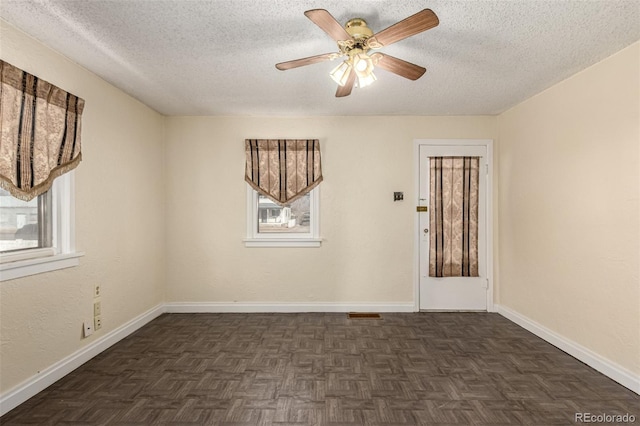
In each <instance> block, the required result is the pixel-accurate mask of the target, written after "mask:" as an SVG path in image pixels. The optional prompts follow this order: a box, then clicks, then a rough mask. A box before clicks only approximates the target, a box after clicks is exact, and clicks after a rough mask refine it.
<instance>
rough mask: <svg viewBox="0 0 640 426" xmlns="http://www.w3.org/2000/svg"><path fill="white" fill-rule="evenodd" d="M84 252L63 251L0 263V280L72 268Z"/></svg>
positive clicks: (78, 262)
mask: <svg viewBox="0 0 640 426" xmlns="http://www.w3.org/2000/svg"><path fill="white" fill-rule="evenodd" d="M82 256H84V253H81V252H76V253H63V254H56V255H53V256H47V257H38V258H33V259H26V260H17V261H15V262H7V263H2V264H0V282H1V281H8V280H14V279H16V278H22V277H28V276H29V275H36V274H42V273H44V272H50V271H56V270H58V269H64V268H72V267H74V266H78V265H79V264H80V260H79V258H80V257H82Z"/></svg>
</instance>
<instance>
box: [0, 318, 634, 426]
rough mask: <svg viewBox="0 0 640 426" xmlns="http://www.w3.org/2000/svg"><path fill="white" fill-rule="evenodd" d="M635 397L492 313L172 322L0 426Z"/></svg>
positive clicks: (350, 419)
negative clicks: (369, 317) (373, 318)
mask: <svg viewBox="0 0 640 426" xmlns="http://www.w3.org/2000/svg"><path fill="white" fill-rule="evenodd" d="M576 412H580V413H582V412H587V413H593V414H610V415H614V414H625V413H630V414H633V415H635V418H636V423H637V424H640V397H639V396H638V395H636V394H635V393H633V392H631V391H629V390H627V389H626V388H624V387H622V386H620V385H618V384H617V383H615V382H614V381H612V380H610V379H609V378H607V377H605V376H603V375H602V374H600V373H598V372H596V371H595V370H593V369H591V368H590V367H588V366H586V365H585V364H583V363H581V362H579V361H577V360H576V359H574V358H572V357H571V356H569V355H567V354H565V353H564V352H562V351H560V350H558V349H557V348H555V347H553V346H552V345H550V344H548V343H546V342H544V341H543V340H541V339H539V338H537V337H536V336H534V335H532V334H530V333H529V332H527V331H526V330H524V329H522V328H520V327H519V326H517V325H515V324H513V323H511V322H510V321H508V320H506V319H504V318H502V317H501V316H499V315H497V314H489V313H416V314H383V315H382V319H377V320H371V319H347V317H346V315H345V314H165V315H163V316H161V317H159V318H157V319H156V320H154V321H152V322H151V323H149V324H148V325H146V326H145V327H143V328H141V329H140V330H138V331H137V332H136V333H134V334H132V335H131V336H129V337H128V338H126V339H124V340H122V341H121V342H119V343H117V344H116V345H114V346H113V347H111V348H110V349H108V350H107V351H105V352H103V353H102V354H100V355H98V356H97V357H95V358H94V359H92V360H91V361H89V362H87V363H86V364H84V365H83V366H81V367H80V368H78V369H77V370H75V371H74V372H72V373H71V374H69V375H67V376H66V377H64V378H63V379H61V380H59V381H58V382H56V383H54V384H53V385H51V386H50V387H49V388H47V389H46V390H44V391H43V392H41V393H39V394H38V395H36V396H34V397H33V398H31V399H30V400H29V401H27V402H25V403H24V404H22V405H21V406H19V407H17V408H15V409H14V410H12V411H11V412H9V413H7V414H6V415H5V416H3V417H2V418H0V423H1V424H2V425H7V426H8V425H27V424H51V425H151V424H166V425H204V424H207V425H224V426H227V425H229V426H231V425H280V426H285V425H290V426H293V425H519V424H526V425H540V426H547V425H566V424H575V422H574V420H575V417H574V416H575V413H576Z"/></svg>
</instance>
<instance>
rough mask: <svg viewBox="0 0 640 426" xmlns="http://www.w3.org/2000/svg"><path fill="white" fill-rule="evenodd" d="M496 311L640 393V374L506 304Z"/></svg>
mask: <svg viewBox="0 0 640 426" xmlns="http://www.w3.org/2000/svg"><path fill="white" fill-rule="evenodd" d="M495 307H496V311H497V312H498V313H499V314H500V315H502V316H503V317H505V318H507V319H508V320H511V321H513V322H514V323H516V324H518V325H519V326H520V327H522V328H524V329H526V330H528V331H530V332H532V333H533V334H535V335H536V336H538V337H540V338H541V339H543V340H546V341H547V342H549V343H551V344H552V345H553V346H555V347H557V348H558V349H560V350H562V351H564V352H566V353H568V354H569V355H571V356H573V357H574V358H577V359H579V360H580V361H582V362H584V363H585V364H587V365H588V366H590V367H592V368H594V369H595V370H597V371H599V372H601V373H602V374H604V375H605V376H607V377H609V378H610V379H612V380H615V381H616V382H618V383H620V384H621V385H622V386H624V387H626V388H628V389H630V390H632V391H633V392H635V393H637V394H640V376H639V375H637V374H634V373H632V372H631V371H629V370H627V369H626V368H624V367H622V366H620V365H618V364H616V363H615V362H613V361H611V360H609V359H607V358H604V357H603V356H601V355H598V354H597V353H595V352H593V351H592V350H590V349H587V348H585V347H584V346H582V345H580V344H578V343H576V342H574V341H572V340H570V339H567V338H566V337H564V336H561V335H560V334H558V333H556V332H554V331H552V330H550V329H548V328H546V327H545V326H543V325H541V324H538V323H537V322H535V321H533V320H532V319H530V318H527V317H526V316H524V315H522V314H520V313H518V312H516V311H514V310H512V309H510V308H507V307H506V306H501V305H495Z"/></svg>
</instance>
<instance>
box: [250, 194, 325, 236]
mask: <svg viewBox="0 0 640 426" xmlns="http://www.w3.org/2000/svg"><path fill="white" fill-rule="evenodd" d="M309 194H310V199H309V232H304V233H301V232H281V233H278V232H269V233H259V232H258V192H257V191H256V190H254V189H253V188H252V187H251V186H249V185H247V238H245V239H244V240H243V241H244V245H245V247H320V245H321V244H322V239H321V238H320V188H319V187H317V186H316V187H315V188H314V189H312V190H311V192H310V193H309Z"/></svg>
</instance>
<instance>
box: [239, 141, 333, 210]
mask: <svg viewBox="0 0 640 426" xmlns="http://www.w3.org/2000/svg"><path fill="white" fill-rule="evenodd" d="M245 151H246V159H247V162H246V170H245V177H244V179H245V180H246V181H247V183H248V184H249V185H251V186H252V187H253V189H255V190H256V191H258V192H259V193H260V194H262V195H264V196H265V197H268V198H270V199H271V200H273V201H274V202H276V203H278V204H280V205H283V204H288V203H290V202H292V201H293V200H295V199H296V198H298V197H301V196H303V195H305V194H306V193H307V192H309V191H311V190H312V189H313V188H315V187H316V186H317V185H318V184H319V183H320V182H322V168H321V166H320V142H318V140H317V139H246V140H245Z"/></svg>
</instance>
